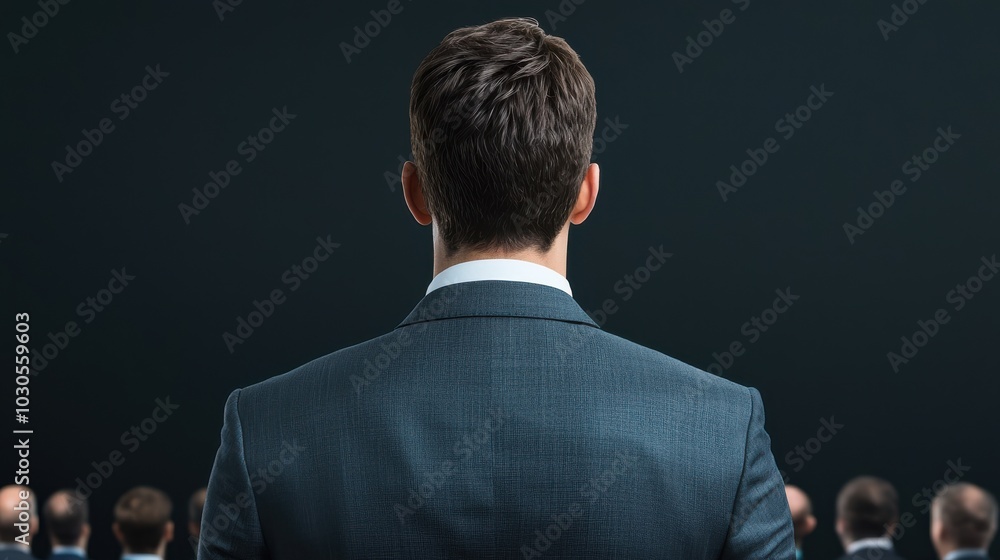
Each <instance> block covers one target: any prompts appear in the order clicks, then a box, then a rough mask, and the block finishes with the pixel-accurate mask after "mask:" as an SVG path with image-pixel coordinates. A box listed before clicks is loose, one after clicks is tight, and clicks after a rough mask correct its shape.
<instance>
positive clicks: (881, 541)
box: [847, 537, 892, 554]
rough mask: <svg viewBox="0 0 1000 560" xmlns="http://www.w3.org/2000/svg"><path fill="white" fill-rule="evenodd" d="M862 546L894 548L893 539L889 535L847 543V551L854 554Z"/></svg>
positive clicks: (884, 548)
mask: <svg viewBox="0 0 1000 560" xmlns="http://www.w3.org/2000/svg"><path fill="white" fill-rule="evenodd" d="M862 548H881V549H883V550H892V539H890V538H889V537H877V538H874V539H861V540H857V541H854V542H852V543H851V544H849V545H847V553H848V554H854V553H855V552H857V551H859V550H861V549H862Z"/></svg>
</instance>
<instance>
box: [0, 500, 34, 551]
mask: <svg viewBox="0 0 1000 560" xmlns="http://www.w3.org/2000/svg"><path fill="white" fill-rule="evenodd" d="M24 513H26V515H25V517H27V518H28V522H27V525H28V526H27V527H25V528H26V529H27V531H26V532H25V531H22V528H21V527H18V524H20V523H22V522H23V519H22V514H24ZM37 533H38V504H37V503H36V502H35V493H34V492H32V491H31V488H28V487H27V486H16V485H10V486H4V487H3V488H0V558H3V560H33V559H34V558H35V557H34V556H32V555H31V540H32V538H34V536H35V534H37Z"/></svg>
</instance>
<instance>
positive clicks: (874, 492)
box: [837, 476, 899, 546]
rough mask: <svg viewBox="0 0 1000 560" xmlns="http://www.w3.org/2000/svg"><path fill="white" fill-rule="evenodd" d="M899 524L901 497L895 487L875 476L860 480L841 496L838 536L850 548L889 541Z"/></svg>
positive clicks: (844, 490)
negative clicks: (863, 542) (875, 540)
mask: <svg viewBox="0 0 1000 560" xmlns="http://www.w3.org/2000/svg"><path fill="white" fill-rule="evenodd" d="M897 522H899V494H897V493H896V489H895V488H893V486H892V484H889V482H887V481H885V480H882V479H881V478H876V477H874V476H859V477H858V478H855V479H853V480H851V481H850V482H848V483H847V484H845V485H844V487H843V488H842V489H841V490H840V494H838V495H837V535H839V536H840V541H841V542H842V543H843V544H844V546H847V545H848V544H850V543H852V542H854V541H857V540H861V539H870V538H877V537H885V536H887V535H889V534H891V533H892V530H893V528H894V527H895V525H896V523H897Z"/></svg>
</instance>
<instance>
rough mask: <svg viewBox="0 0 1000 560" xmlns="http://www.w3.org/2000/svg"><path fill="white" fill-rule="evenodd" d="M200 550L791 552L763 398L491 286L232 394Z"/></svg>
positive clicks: (240, 554)
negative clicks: (382, 333) (389, 330)
mask: <svg viewBox="0 0 1000 560" xmlns="http://www.w3.org/2000/svg"><path fill="white" fill-rule="evenodd" d="M198 557H199V558H201V559H204V560H208V559H217V558H241V559H247V558H276V559H277V558H282V559H297V560H301V559H313V558H673V559H691V558H713V559H714V558H760V559H792V558H794V557H795V548H794V544H793V541H792V523H791V518H790V515H789V512H788V505H787V502H786V500H785V492H784V486H783V484H782V480H781V477H780V475H779V473H778V470H777V468H776V466H775V462H774V458H773V456H772V454H771V449H770V439H769V437H768V435H767V433H766V432H765V430H764V411H763V407H762V403H761V399H760V395H759V393H758V392H757V391H756V390H755V389H749V388H746V387H743V386H740V385H737V384H735V383H732V382H730V381H727V380H724V379H722V378H719V377H716V376H714V375H711V374H709V373H705V372H703V371H700V370H698V369H696V368H694V367H692V366H689V365H687V364H684V363H681V362H679V361H677V360H675V359H673V358H670V357H668V356H665V355H663V354H661V353H659V352H656V351H654V350H650V349H648V348H644V347H642V346H639V345H637V344H634V343H632V342H629V341H627V340H624V339H622V338H619V337H617V336H614V335H611V334H608V333H607V332H604V331H602V330H601V329H600V328H598V326H597V324H595V323H594V321H593V320H591V318H590V317H589V316H588V315H587V314H586V313H585V312H584V310H583V309H582V308H581V307H580V306H579V305H578V304H577V303H576V301H575V300H573V298H572V297H571V296H569V295H568V294H566V293H564V292H562V291H560V290H558V289H555V288H552V287H549V286H542V285H538V284H530V283H525V282H508V281H477V282H466V283H461V284H455V285H451V286H446V287H443V288H440V289H437V290H434V291H432V292H431V293H429V294H427V296H425V297H424V298H423V299H422V300H421V301H420V303H419V304H418V305H417V306H416V308H415V309H414V310H413V311H412V312H411V313H410V315H409V316H408V317H406V319H405V320H404V321H403V322H402V323H401V324H400V325H399V326H397V327H396V328H395V329H394V330H392V331H391V332H389V333H388V334H386V335H383V336H381V337H378V338H375V339H373V340H369V341H367V342H363V343H361V344H358V345H355V346H351V347H349V348H345V349H342V350H339V351H337V352H334V353H332V354H329V355H327V356H324V357H322V358H319V359H316V360H314V361H312V362H309V363H307V364H305V365H303V366H301V367H298V368H296V369H294V370H292V371H290V372H288V373H286V374H284V375H279V376H277V377H274V378H271V379H269V380H267V381H264V382H262V383H258V384H255V385H251V386H249V387H246V388H244V389H238V390H236V391H234V392H233V393H232V395H231V396H230V398H229V400H228V402H227V403H226V407H225V425H224V427H223V430H222V444H221V447H220V448H219V451H218V455H217V457H216V462H215V467H214V469H213V471H212V476H211V481H210V484H209V488H208V498H207V503H206V508H205V514H204V518H203V522H202V540H201V545H200V547H199V556H198Z"/></svg>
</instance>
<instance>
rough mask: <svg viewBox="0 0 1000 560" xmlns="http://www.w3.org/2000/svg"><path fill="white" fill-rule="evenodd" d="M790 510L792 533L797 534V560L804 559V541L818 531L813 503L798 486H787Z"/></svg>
mask: <svg viewBox="0 0 1000 560" xmlns="http://www.w3.org/2000/svg"><path fill="white" fill-rule="evenodd" d="M785 497H786V498H787V499H788V509H789V511H791V513H792V531H793V532H794V534H795V558H797V559H801V558H802V541H803V540H805V538H806V537H807V536H808V535H809V534H810V533H812V532H813V530H815V529H816V518H815V517H813V511H812V502H811V501H809V496H807V495H806V493H805V492H803V491H802V489H801V488H799V487H798V486H792V485H788V486H785Z"/></svg>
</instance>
